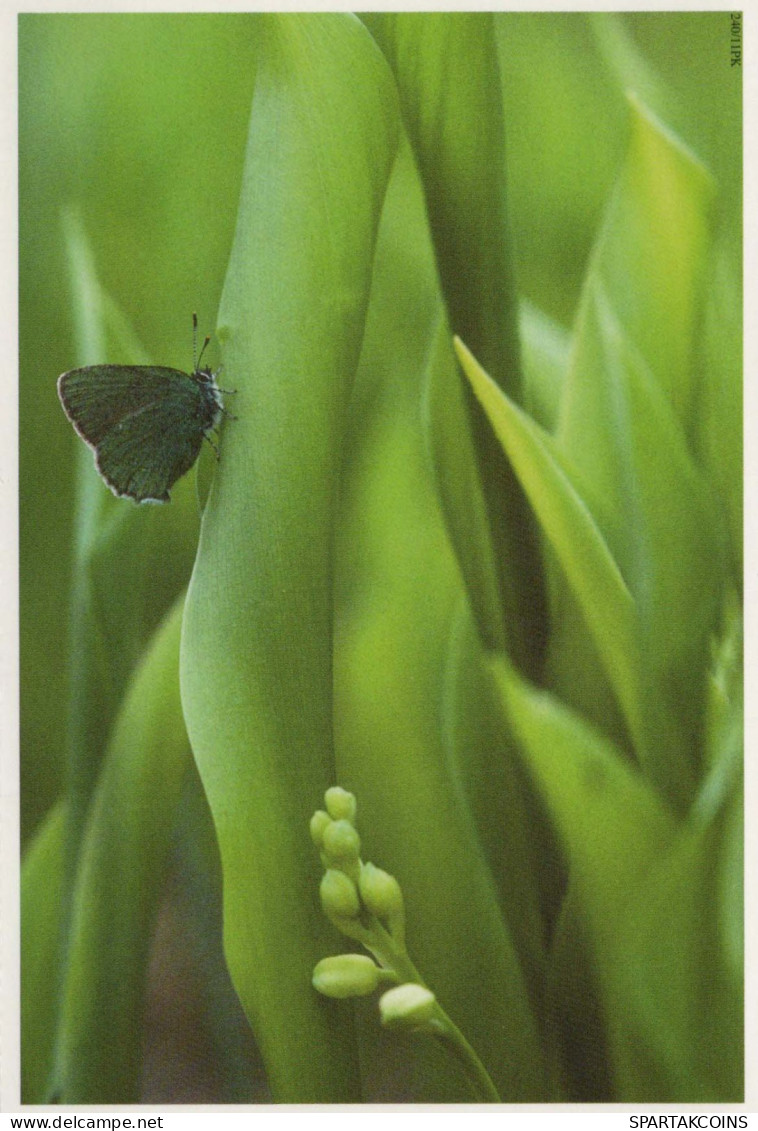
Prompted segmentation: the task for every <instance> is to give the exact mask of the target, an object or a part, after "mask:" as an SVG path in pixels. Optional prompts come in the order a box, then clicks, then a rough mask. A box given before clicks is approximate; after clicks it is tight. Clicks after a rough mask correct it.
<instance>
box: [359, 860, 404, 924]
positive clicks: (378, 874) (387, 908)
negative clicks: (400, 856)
mask: <svg viewBox="0 0 758 1131" xmlns="http://www.w3.org/2000/svg"><path fill="white" fill-rule="evenodd" d="M358 887H359V889H360V893H361V899H362V900H363V902H364V904H365V905H366V907H367V908H368V910H369V911H371V912H372V914H374V915H376V916H377V917H378V918H380V919H386V918H388V917H390V916H393V915H402V913H403V893H402V891H401V890H400V884H399V883H398V882H397V880H396V879H395V877H394V876H391V875H390V874H389V872H385V871H383V870H382V869H381V868H377V867H376V866H375V865H374V864H364V865H363V866H362V868H361V874H360V878H359V880H358Z"/></svg>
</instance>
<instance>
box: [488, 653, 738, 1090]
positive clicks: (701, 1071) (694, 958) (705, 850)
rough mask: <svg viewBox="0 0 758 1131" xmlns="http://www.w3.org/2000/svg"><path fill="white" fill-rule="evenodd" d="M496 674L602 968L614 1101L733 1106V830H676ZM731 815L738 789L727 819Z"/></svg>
mask: <svg viewBox="0 0 758 1131" xmlns="http://www.w3.org/2000/svg"><path fill="white" fill-rule="evenodd" d="M491 670H492V672H493V676H494V678H495V681H496V685H497V687H498V690H499V692H500V695H501V697H502V703H503V709H504V710H505V711H506V713H507V715H508V718H509V719H510V720H511V722H512V725H513V727H514V729H515V730H516V732H517V734H518V735H519V737H520V739H521V743H522V750H523V753H524V756H525V758H526V760H527V764H528V765H529V768H530V771H531V772H532V774H533V775H534V777H535V780H536V781H537V783H538V784H539V786H540V788H541V790H542V792H543V795H544V797H545V801H546V803H547V805H548V807H549V809H550V811H551V813H552V815H553V819H554V821H555V824H556V827H557V828H558V829H559V831H560V834H561V838H562V840H563V843H564V846H565V848H566V852H567V855H568V859H569V863H570V866H571V869H572V875H573V879H574V881H575V884H576V889H577V897H578V899H579V901H580V903H581V907H582V912H583V922H584V924H586V927H587V929H588V932H589V943H590V948H591V954H592V955H593V957H594V962H595V963H596V964H597V969H598V971H599V977H600V984H601V988H602V1003H603V1014H604V1017H605V1023H606V1025H607V1028H608V1033H609V1042H610V1050H611V1056H612V1063H613V1075H614V1081H615V1089H616V1091H615V1095H616V1098H617V1099H618V1100H619V1101H620V1102H627V1103H632V1102H637V1103H642V1102H645V1103H650V1102H653V1101H657V1102H659V1103H661V1102H670V1103H673V1102H679V1103H683V1102H711V1103H714V1102H727V1101H736V1100H738V1099H739V1098H740V1090H741V1024H742V1017H741V997H742V993H741V982H740V971H739V967H738V966H736V965H735V963H734V954H735V953H738V947H734V946H733V945H732V941H731V940H732V938H733V926H734V925H735V924H738V923H739V920H740V912H739V909H738V904H739V899H735V898H734V896H735V893H736V892H737V891H738V889H739V869H738V863H739V850H738V849H737V851H736V852H735V848H736V847H737V845H738V842H739V832H738V831H737V835H736V836H735V835H734V831H733V830H732V829H729V830H728V836H727V839H726V843H724V834H723V833H722V831H721V828H722V823H723V822H722V821H721V820H718V821H714V822H711V823H710V824H709V826H708V827H706V828H703V827H702V826H701V827H694V828H692V829H691V828H688V827H687V825H681V824H677V823H676V822H675V821H674V820H673V819H672V818H671V816H670V815H669V813H668V812H667V811H666V810H665V809H664V808H663V806H662V805H661V802H660V800H659V798H658V796H657V794H656V792H655V790H654V789H653V788H651V786H650V785H649V784H648V783H647V782H646V781H645V779H644V778H643V777H642V776H641V775H640V774H639V772H638V771H636V770H635V769H634V768H633V767H632V766H630V764H629V762H628V761H627V760H626V759H625V758H624V757H623V755H622V754H621V753H620V752H619V751H617V750H616V749H614V747H613V746H612V745H611V744H610V743H608V742H607V741H606V740H604V739H602V738H601V737H600V736H599V735H598V734H597V733H596V732H594V731H593V730H591V729H590V728H589V727H587V726H586V724H585V723H583V722H582V720H581V719H580V718H579V717H578V716H576V715H575V714H573V713H572V712H570V711H568V710H566V708H565V707H563V706H562V705H561V704H560V703H559V702H558V701H557V700H556V699H555V698H554V697H553V696H552V695H550V694H548V693H546V692H543V691H538V690H536V689H534V688H531V687H529V686H528V685H527V684H526V683H525V682H524V681H523V680H521V679H520V678H519V676H518V675H517V674H516V672H515V671H514V670H513V669H512V668H510V667H509V666H508V665H507V664H506V663H505V662H504V661H503V660H500V659H498V660H495V661H493V662H492V664H491ZM740 805H741V803H740V799H739V795H738V794H737V795H735V794H734V793H733V794H732V807H730V809H729V810H728V811H729V812H730V814H732V815H733V816H735V817H738V816H739V813H740V811H741V809H740ZM722 845H723V848H722ZM714 859H715V860H717V861H719V862H721V861H723V864H722V863H720V866H719V867H718V868H714V866H713V864H712V863H711V861H713V860H714ZM714 907H718V908H719V911H720V912H721V914H720V915H714ZM725 926H726V931H725V930H724V927H725ZM727 955H728V958H727Z"/></svg>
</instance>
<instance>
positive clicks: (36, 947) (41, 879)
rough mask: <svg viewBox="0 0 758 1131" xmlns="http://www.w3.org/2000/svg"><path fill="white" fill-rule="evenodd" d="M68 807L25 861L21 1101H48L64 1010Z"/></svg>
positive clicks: (56, 813) (60, 807)
mask: <svg viewBox="0 0 758 1131" xmlns="http://www.w3.org/2000/svg"><path fill="white" fill-rule="evenodd" d="M65 830H66V807H65V803H64V802H60V801H59V802H58V803H57V804H56V805H55V806H53V808H52V809H51V810H50V812H49V813H48V815H47V817H46V818H45V820H44V821H43V823H42V825H41V826H40V828H39V829H38V830H37V832H36V834H35V836H34V840H33V841H32V842H31V843H30V845H29V847H28V848H27V850H26V853H25V855H24V859H23V863H22V866H21V1102H22V1103H24V1104H41V1103H46V1102H47V1098H48V1088H49V1084H50V1071H51V1068H52V1060H53V1043H54V1040H55V1029H56V1023H57V1015H58V990H59V977H60V965H59V956H60V945H61V932H62V926H63V918H62V914H61V899H62V895H63V863H64V840H65Z"/></svg>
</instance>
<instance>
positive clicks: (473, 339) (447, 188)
mask: <svg viewBox="0 0 758 1131" xmlns="http://www.w3.org/2000/svg"><path fill="white" fill-rule="evenodd" d="M365 18H366V20H367V22H368V24H369V26H370V28H371V29H372V31H373V33H374V35H375V36H376V38H377V40H378V42H379V43H380V44H381V46H382V49H383V50H384V51H385V53H386V55H387V58H388V59H389V60H390V62H391V64H392V67H393V70H394V72H395V77H396V80H397V84H398V90H399V92H400V100H401V105H402V110H403V119H404V121H405V125H406V128H407V130H408V136H409V137H410V140H411V144H412V146H413V151H414V155H415V157H416V160H417V163H418V166H419V170H420V174H421V180H422V184H423V188H424V195H425V200H426V206H427V212H428V215H429V223H430V229H431V234H432V240H433V243H434V249H435V253H436V258H437V266H438V271H439V277H440V285H441V288H442V294H443V296H444V300H445V305H446V310H447V318H448V321H449V325H450V327H452V329H453V331H454V332H455V333H457V334H459V335H460V336H461V337H463V338H464V339H465V340H466V341H467V342H468V343H469V345H470V347H471V349H472V350H473V351H474V352H475V353H476V354H477V355H478V356H480V357H481V358H482V361H483V364H484V365H485V366H486V367H487V368H488V371H489V372H490V373H491V374H492V376H493V378H494V380H495V381H496V382H497V383H498V384H499V385H500V386H501V387H502V388H503V389H506V390H507V391H508V392H509V394H510V395H511V396H512V397H513V398H514V399H515V400H516V401H518V402H520V401H521V400H522V399H523V389H522V385H523V381H522V374H521V364H520V356H519V341H518V326H517V316H518V312H517V307H516V300H515V287H514V284H513V279H512V271H511V250H510V242H509V233H508V224H507V218H506V200H505V162H504V144H505V139H504V131H503V114H502V106H501V102H500V81H499V71H498V60H497V48H496V42H495V34H494V24H493V17H492V13H490V12H444V13H428V12H424V13H410V12H403V13H381V14H379V15H372V16H370V17H365ZM442 333H443V337H444V334H445V331H444V330H443V332H442ZM429 381H430V391H429V393H428V408H429V435H430V444H431V448H432V452H433V458H434V461H435V465H436V466H437V468H438V469H439V471H440V491H441V494H442V499H443V507H444V510H445V514H446V517H447V519H448V522H449V524H450V529H451V537H452V539H453V545H454V547H455V550H456V553H457V555H458V558H459V561H460V563H461V568H462V570H463V573H464V577H465V580H466V584H467V587H468V589H469V592H470V599H471V603H472V606H473V608H474V611H475V613H476V616H477V621H478V625H479V631H480V632H481V634H482V638H483V639H484V640H485V642H486V643H487V644H488V646H490V647H495V648H502V647H503V646H504V644H505V645H506V646H507V648H508V650H509V651H510V652H511V654H512V655H513V656H514V657H515V659H516V661H517V663H519V665H521V666H523V667H524V668H525V670H526V671H527V672H529V673H530V674H532V675H535V676H536V674H537V673H538V671H539V668H540V664H541V662H542V656H543V651H544V644H545V634H546V611H545V595H544V591H543V586H542V573H541V569H540V560H539V554H538V547H537V541H536V535H535V531H534V528H533V525H532V519H531V516H530V514H529V512H528V508H527V507H526V505H525V501H524V498H523V495H522V493H521V491H520V489H519V486H518V484H517V482H516V480H515V479H514V476H513V474H512V471H511V469H510V467H509V466H508V464H507V462H506V461H505V460H504V459H503V456H502V453H501V452H500V450H499V448H498V445H497V444H496V443H495V442H494V441H493V437H492V435H491V432H490V429H489V428H488V426H487V424H486V421H485V420H484V419H483V418H482V416H481V413H480V412H479V410H478V408H477V406H476V404H475V403H473V402H472V401H471V400H470V398H469V396H468V394H467V393H464V394H463V396H461V394H460V391H459V390H458V389H457V388H456V377H455V370H454V366H453V365H452V364H451V359H450V357H449V355H448V354H447V352H446V349H445V347H444V346H442V345H441V346H440V348H439V349H438V350H437V352H436V354H435V357H434V358H433V363H432V366H431V368H430V375H429ZM469 429H471V430H472V440H473V446H472V441H470V440H469V439H468V438H467V437H466V433H467V432H468V430H469ZM462 435H463V436H464V437H466V438H464V439H463V440H461V439H460V437H461V436H462ZM485 516H486V521H487V522H488V523H489V527H490V529H489V533H487V532H486V530H485V529H484V520H485ZM493 591H494V592H493ZM495 596H497V605H495V600H494V598H495ZM493 606H494V607H493Z"/></svg>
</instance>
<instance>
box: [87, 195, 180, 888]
mask: <svg viewBox="0 0 758 1131" xmlns="http://www.w3.org/2000/svg"><path fill="white" fill-rule="evenodd" d="M64 229H65V235H66V246H67V251H68V256H69V268H70V273H71V287H72V293H73V298H74V322H75V325H76V328H77V360H78V363H79V364H80V365H85V364H95V363H101V362H104V361H106V360H108V359H109V358H112V359H113V360H114V361H116V362H125V361H127V360H129V361H133V362H138V363H143V362H144V361H146V360H147V358H146V357H145V355H144V352H143V351H142V348H141V346H140V345H139V342H138V341H137V339H136V338H135V336H134V334H133V332H132V331H131V329H130V327H129V325H128V323H127V321H126V319H125V318H124V316H123V314H122V313H121V311H120V310H119V308H118V306H117V305H116V303H115V302H114V300H113V299H112V298H111V297H110V296H109V295H108V293H107V292H106V291H105V290H104V288H103V287H102V285H101V283H100V280H99V278H98V275H97V270H96V267H95V263H94V256H93V252H92V249H91V247H90V244H89V241H88V239H87V236H86V233H85V231H84V229H83V226H82V224H81V221H80V220H79V219H78V217H77V215H76V214H75V213H72V212H67V213H66V214H65V216H64ZM72 442H73V443H76V445H77V452H78V459H79V463H78V491H77V501H76V514H75V540H74V557H73V563H72V565H73V570H72V583H71V586H72V587H71V612H70V636H69V648H68V663H69V696H70V709H69V719H68V734H67V745H68V768H67V783H66V784H67V790H68V797H69V800H70V806H69V817H68V820H69V833H68V842H69V843H68V848H67V855H68V864H67V869H68V872H69V880H70V878H71V875H72V874H73V872H72V870H73V869H74V868H75V866H76V853H77V848H78V844H79V841H80V838H81V835H82V830H83V827H84V822H85V821H86V819H87V808H88V805H89V801H90V797H91V792H92V790H93V788H94V785H95V782H96V780H97V775H98V770H99V766H100V762H101V758H102V756H103V751H104V750H105V747H106V744H107V742H108V737H109V733H110V727H111V724H112V722H113V717H114V715H115V713H116V710H117V709H118V705H119V701H120V698H121V695H122V693H123V689H124V687H125V686H126V683H127V681H128V679H129V677H130V675H131V673H132V671H133V669H134V667H135V665H136V663H137V662H138V660H139V658H140V656H141V655H142V650H143V648H144V646H145V643H146V641H147V640H149V639H150V636H151V634H152V633H153V631H154V630H155V628H156V626H157V624H158V623H159V621H160V619H161V617H162V616H163V615H164V614H165V613H166V611H167V609H168V608H169V607H170V606H171V604H172V602H173V601H174V599H175V598H176V595H177V593H178V592H179V591H180V590H181V588H182V587H183V586H184V585H186V583H187V580H188V577H189V572H190V569H191V563H192V558H193V555H194V550H195V545H196V541H197V530H198V511H197V502H196V499H195V492H194V485H193V482H192V480H193V475H189V476H187V477H186V478H185V479H184V480H182V481H181V482H180V483H178V484H177V486H176V488H175V490H174V493H173V496H172V502H171V505H170V506H167V507H150V506H143V507H137V506H134V505H133V504H132V503H130V502H127V501H125V500H123V499H117V498H115V497H114V496H113V495H112V494H111V492H110V491H109V490H108V488H107V487H106V486H105V484H104V483H103V482H102V480H101V479H100V476H99V475H98V474H97V472H96V470H95V468H94V465H93V459H92V452H91V450H90V449H89V448H88V447H86V445H85V444H83V443H82V442H81V441H80V440H79V439H78V438H76V437H74V436H73V431H72Z"/></svg>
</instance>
